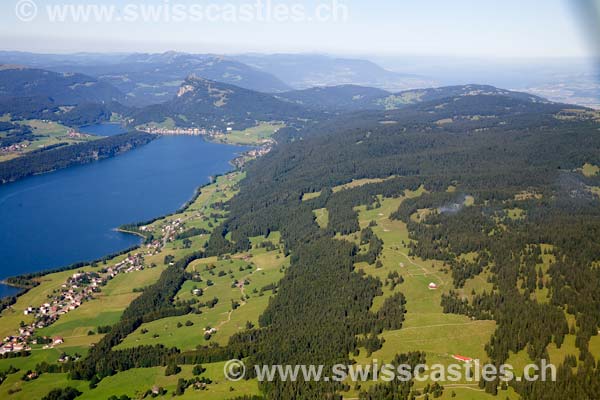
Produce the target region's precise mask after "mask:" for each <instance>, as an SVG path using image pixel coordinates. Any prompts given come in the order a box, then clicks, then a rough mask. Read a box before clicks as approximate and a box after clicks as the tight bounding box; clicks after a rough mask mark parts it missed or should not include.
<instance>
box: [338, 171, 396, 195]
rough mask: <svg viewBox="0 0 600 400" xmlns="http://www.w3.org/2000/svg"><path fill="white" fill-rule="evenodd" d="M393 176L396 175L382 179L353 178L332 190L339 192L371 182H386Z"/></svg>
mask: <svg viewBox="0 0 600 400" xmlns="http://www.w3.org/2000/svg"><path fill="white" fill-rule="evenodd" d="M392 178H394V175H392V176H390V177H387V178H385V179H381V178H363V179H353V180H352V182H348V183H345V184H343V185H339V186H335V187H334V188H332V189H331V190H332V191H333V192H334V193H335V192H339V191H341V190H346V189H352V188H356V187H360V186H363V185H367V184H369V183H380V182H385V181H386V180H388V179H392Z"/></svg>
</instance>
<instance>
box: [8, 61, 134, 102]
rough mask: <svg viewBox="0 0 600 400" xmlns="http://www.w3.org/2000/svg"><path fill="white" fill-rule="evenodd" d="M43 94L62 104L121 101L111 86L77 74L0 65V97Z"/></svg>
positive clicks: (121, 95) (42, 95)
mask: <svg viewBox="0 0 600 400" xmlns="http://www.w3.org/2000/svg"><path fill="white" fill-rule="evenodd" d="M15 97H19V98H24V97H45V98H48V99H50V100H51V101H52V102H54V103H56V104H61V105H76V104H82V103H110V102H113V101H117V102H124V101H125V100H126V96H125V95H124V94H123V93H122V92H121V91H119V90H118V89H117V88H115V87H114V86H112V85H110V84H108V83H105V82H102V81H99V80H97V79H95V78H92V77H90V76H86V75H82V74H77V73H57V72H51V71H46V70H42V69H33V68H26V67H20V66H10V65H3V66H0V100H7V99H11V98H15Z"/></svg>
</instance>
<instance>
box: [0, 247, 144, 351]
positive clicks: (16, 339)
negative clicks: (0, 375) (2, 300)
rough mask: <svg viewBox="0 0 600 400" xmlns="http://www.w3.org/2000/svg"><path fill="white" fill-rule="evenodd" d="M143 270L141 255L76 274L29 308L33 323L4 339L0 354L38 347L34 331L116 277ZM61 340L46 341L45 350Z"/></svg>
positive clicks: (73, 308) (51, 322)
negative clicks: (96, 269)
mask: <svg viewBox="0 0 600 400" xmlns="http://www.w3.org/2000/svg"><path fill="white" fill-rule="evenodd" d="M142 269H144V257H143V256H142V255H141V254H134V255H130V256H128V257H127V258H125V259H124V260H123V261H121V262H119V263H117V264H115V265H114V266H111V267H108V268H105V269H103V270H101V271H98V272H95V271H91V272H76V273H74V274H73V275H71V276H70V277H69V278H68V279H67V281H66V282H65V283H64V284H62V285H61V287H60V289H58V290H56V291H55V292H54V293H53V294H52V296H51V298H49V299H48V301H47V302H46V303H44V304H42V305H40V306H39V307H33V306H29V307H27V308H26V309H25V310H24V311H23V314H24V315H33V316H34V319H33V322H32V323H30V324H28V325H27V324H24V325H23V326H22V327H21V328H19V334H18V335H17V336H10V337H6V338H5V339H4V342H3V343H2V347H0V354H4V353H9V352H21V351H27V350H30V349H31V347H30V345H31V344H38V343H37V339H35V338H34V333H35V330H36V329H42V328H44V327H47V326H49V325H52V324H53V323H54V322H56V320H58V318H59V317H60V316H61V315H64V314H67V313H68V312H70V311H73V310H75V309H77V308H79V307H80V306H81V304H83V303H84V302H85V301H88V300H91V299H92V298H93V295H94V293H97V292H99V291H100V287H101V286H104V285H105V284H106V282H107V281H108V280H110V279H112V278H114V277H115V276H117V275H118V274H121V273H129V272H133V271H139V270H142ZM63 342H64V340H63V338H61V337H55V338H52V340H45V341H44V343H46V344H45V346H44V348H51V347H53V346H55V345H58V344H62V343H63Z"/></svg>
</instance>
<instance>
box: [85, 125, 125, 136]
mask: <svg viewBox="0 0 600 400" xmlns="http://www.w3.org/2000/svg"><path fill="white" fill-rule="evenodd" d="M79 130H80V131H81V132H82V133H89V134H90V135H95V136H115V135H120V134H121V133H126V132H127V129H123V127H122V126H121V124H112V123H106V124H94V125H87V126H82V127H81V128H79Z"/></svg>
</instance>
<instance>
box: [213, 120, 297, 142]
mask: <svg viewBox="0 0 600 400" xmlns="http://www.w3.org/2000/svg"><path fill="white" fill-rule="evenodd" d="M283 127H285V124H283V123H281V122H261V123H260V124H259V125H258V126H255V127H252V128H248V129H244V130H243V131H231V132H228V133H227V134H223V135H215V136H214V140H215V141H217V142H220V143H229V144H241V145H259V144H264V143H267V142H268V141H269V139H270V138H271V136H273V135H274V134H275V132H277V131H278V130H279V129H281V128H283Z"/></svg>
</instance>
